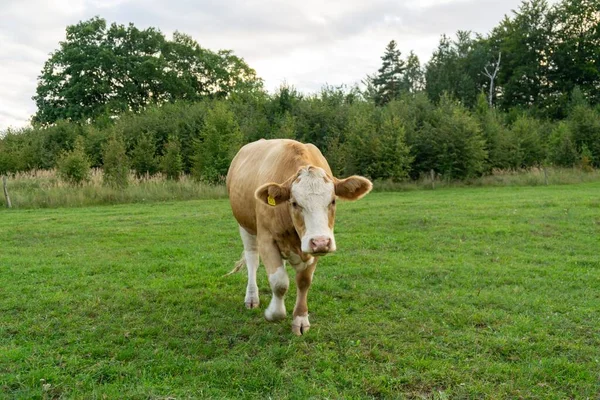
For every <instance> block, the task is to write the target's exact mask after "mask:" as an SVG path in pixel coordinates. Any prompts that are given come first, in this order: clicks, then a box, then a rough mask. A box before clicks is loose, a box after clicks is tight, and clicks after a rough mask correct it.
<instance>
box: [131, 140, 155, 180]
mask: <svg viewBox="0 0 600 400" xmlns="http://www.w3.org/2000/svg"><path fill="white" fill-rule="evenodd" d="M131 167H132V168H133V170H134V171H135V174H136V176H137V177H138V178H141V177H144V176H151V175H154V174H155V173H156V172H158V165H157V163H156V144H155V143H154V138H153V137H152V135H150V134H149V133H145V134H143V135H141V136H140V137H139V138H138V141H137V143H136V145H135V147H134V149H133V151H132V152H131Z"/></svg>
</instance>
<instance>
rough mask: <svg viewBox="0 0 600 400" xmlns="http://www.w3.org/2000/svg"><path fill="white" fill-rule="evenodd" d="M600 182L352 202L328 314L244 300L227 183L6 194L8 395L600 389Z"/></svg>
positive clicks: (2, 235)
mask: <svg viewBox="0 0 600 400" xmlns="http://www.w3.org/2000/svg"><path fill="white" fill-rule="evenodd" d="M599 194H600V183H599V182H591V183H579V184H572V185H560V186H559V185H550V186H537V187H525V186H523V187H518V186H513V187H475V188H446V189H442V190H418V191H406V192H380V193H372V194H370V195H368V196H367V197H366V198H365V199H363V200H361V201H358V202H355V203H349V202H342V203H340V204H339V206H338V217H337V222H336V239H337V242H338V248H339V251H338V253H337V254H334V255H328V256H326V257H324V258H323V259H322V260H321V261H320V263H319V266H318V267H317V271H316V274H315V279H314V282H313V286H312V288H311V291H310V293H309V310H310V316H311V319H310V321H311V325H312V326H311V330H310V331H309V332H308V334H307V335H304V336H301V337H296V336H294V335H293V334H292V332H291V329H290V323H291V318H290V316H289V314H290V313H291V308H292V306H293V301H294V297H295V287H294V282H293V279H292V282H291V287H290V292H289V293H290V295H288V299H287V305H288V319H287V320H285V321H284V322H281V323H275V324H272V323H267V322H266V321H265V320H264V318H263V316H262V313H263V311H264V308H265V306H266V305H267V304H268V301H269V299H270V293H269V289H268V282H267V279H266V276H265V273H264V269H263V268H262V267H261V268H260V270H259V289H260V290H261V307H260V309H257V310H246V309H245V308H244V304H243V301H244V293H245V284H246V278H245V273H239V274H236V275H233V276H228V277H224V276H223V275H224V274H225V273H227V272H228V271H230V270H231V268H232V267H233V264H234V262H235V261H236V260H237V259H238V258H239V255H240V252H241V250H242V246H241V242H240V239H239V237H238V234H237V229H236V224H235V221H234V220H233V218H232V217H231V213H230V210H229V206H228V203H227V201H226V200H224V199H212V200H211V199H207V200H193V201H176V202H154V203H151V204H121V205H103V206H88V207H79V208H46V209H13V210H1V211H0V282H1V285H0V397H2V398H10V399H58V398H69V399H70V398H76V399H93V398H98V399H105V398H106V399H117V398H118V399H185V398H250V399H251V398H257V399H258V398H260V399H262V398H269V397H270V398H276V399H279V398H344V399H359V398H408V399H461V398H490V399H514V398H536V399H537V398H544V399H564V398H578V399H579V398H598V397H599V396H600V335H599V334H598V332H599V331H600V257H598V248H599V245H600V243H599V237H600V196H599Z"/></svg>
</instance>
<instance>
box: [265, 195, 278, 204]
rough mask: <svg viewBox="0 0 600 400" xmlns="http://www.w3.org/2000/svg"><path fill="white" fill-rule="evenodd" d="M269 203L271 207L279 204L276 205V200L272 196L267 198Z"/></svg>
mask: <svg viewBox="0 0 600 400" xmlns="http://www.w3.org/2000/svg"><path fill="white" fill-rule="evenodd" d="M267 203H269V205H270V206H276V205H277V203H275V199H274V198H273V197H271V196H268V197H267Z"/></svg>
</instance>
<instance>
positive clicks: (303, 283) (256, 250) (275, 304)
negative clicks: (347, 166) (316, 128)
mask: <svg viewBox="0 0 600 400" xmlns="http://www.w3.org/2000/svg"><path fill="white" fill-rule="evenodd" d="M372 186H373V185H372V184H371V182H370V181H369V180H368V179H366V178H363V177H361V176H351V177H349V178H346V179H337V178H335V177H334V176H333V174H332V173H331V169H330V168H329V165H328V164H327V160H325V157H323V155H322V154H321V152H320V151H319V149H318V148H316V147H315V146H313V145H312V144H303V143H300V142H296V141H294V140H287V139H274V140H259V141H257V142H253V143H249V144H247V145H245V146H244V147H242V148H241V149H240V151H239V152H238V154H237V155H236V156H235V158H234V159H233V161H232V162H231V166H230V167H229V172H228V174H227V190H228V193H229V201H230V203H231V208H232V210H233V215H234V216H235V218H236V220H237V222H238V224H239V230H240V235H241V237H242V242H243V243H244V253H243V256H242V259H241V260H240V262H238V264H237V266H236V268H235V269H234V270H233V271H232V273H233V272H235V271H238V270H239V269H240V268H242V267H243V265H244V264H245V265H246V266H247V269H248V286H247V288H246V299H245V303H246V307H247V308H255V307H258V304H259V298H258V287H257V285H256V271H257V269H258V263H259V257H260V258H261V259H262V261H263V264H264V265H265V269H266V270H267V274H268V277H269V283H270V285H271V290H272V291H273V297H272V298H271V303H270V304H269V307H268V308H267V309H266V310H265V318H266V319H267V320H268V321H279V320H282V319H284V318H285V316H286V311H285V303H284V296H285V294H286V292H287V290H288V287H289V278H288V275H287V272H286V270H285V261H284V260H286V261H288V262H289V263H290V264H291V266H292V267H293V268H294V269H295V270H296V284H297V297H296V306H295V307H294V313H293V321H292V331H293V332H294V333H295V334H297V335H301V334H303V333H305V332H306V331H308V329H309V327H310V323H309V322H308V307H307V303H306V298H307V294H308V288H309V287H310V284H311V282H312V277H313V273H314V271H315V267H316V266H317V261H318V258H319V256H323V255H325V254H327V253H331V252H334V251H335V250H336V243H335V238H334V236H333V224H334V219H335V207H336V199H337V198H338V197H340V198H342V199H347V200H357V199H360V198H361V197H363V196H364V195H366V194H367V193H369V191H370V190H371V188H372Z"/></svg>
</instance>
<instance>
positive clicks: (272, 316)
mask: <svg viewBox="0 0 600 400" xmlns="http://www.w3.org/2000/svg"><path fill="white" fill-rule="evenodd" d="M265 319H266V320H267V321H269V322H277V321H281V320H283V319H285V311H283V312H281V311H270V310H269V309H268V308H267V309H266V310H265Z"/></svg>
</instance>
